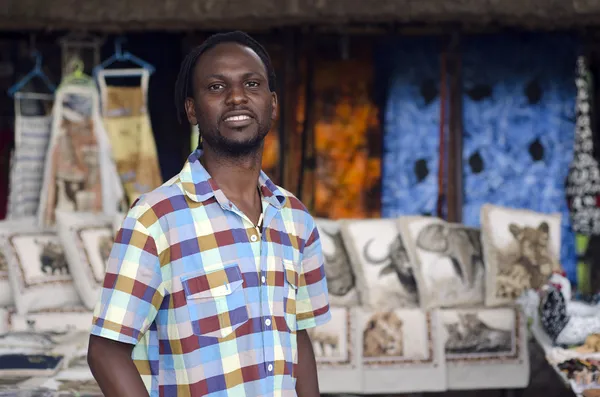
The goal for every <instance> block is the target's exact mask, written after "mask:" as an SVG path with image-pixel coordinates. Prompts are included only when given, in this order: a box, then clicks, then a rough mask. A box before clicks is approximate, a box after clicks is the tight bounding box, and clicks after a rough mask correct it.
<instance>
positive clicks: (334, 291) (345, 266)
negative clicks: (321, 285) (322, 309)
mask: <svg viewBox="0 0 600 397" xmlns="http://www.w3.org/2000/svg"><path fill="white" fill-rule="evenodd" d="M315 222H316V224H317V229H318V231H319V237H320V239H321V248H322V250H323V257H324V259H325V276H326V277H327V289H328V291H329V304H330V305H331V306H347V307H351V306H356V305H358V304H359V296H358V289H357V288H356V275H355V274H354V269H352V263H351V261H350V255H349V253H348V249H347V248H346V246H345V245H344V240H343V237H342V231H341V230H340V223H339V222H338V221H334V220H329V219H322V218H317V219H315Z"/></svg>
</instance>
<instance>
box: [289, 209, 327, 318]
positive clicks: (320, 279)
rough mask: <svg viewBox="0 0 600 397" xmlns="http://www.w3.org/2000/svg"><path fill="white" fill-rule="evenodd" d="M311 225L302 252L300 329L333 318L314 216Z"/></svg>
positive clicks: (299, 291)
mask: <svg viewBox="0 0 600 397" xmlns="http://www.w3.org/2000/svg"><path fill="white" fill-rule="evenodd" d="M309 226H310V227H309V229H308V230H310V235H309V237H308V239H307V240H306V244H305V246H304V251H303V253H302V266H301V267H302V268H301V273H300V277H299V282H298V293H297V295H296V321H297V329H298V330H302V329H307V328H313V327H316V326H318V325H321V324H325V323H326V322H328V321H329V320H330V318H331V312H330V311H329V295H328V291H327V279H326V277H325V267H324V260H323V253H322V251H321V240H320V239H319V232H318V230H317V226H316V224H315V222H314V220H313V219H312V218H311V222H310V225H309Z"/></svg>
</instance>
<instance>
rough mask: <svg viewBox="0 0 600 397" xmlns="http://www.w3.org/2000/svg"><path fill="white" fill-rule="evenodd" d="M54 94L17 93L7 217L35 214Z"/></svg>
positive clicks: (42, 179)
mask: <svg viewBox="0 0 600 397" xmlns="http://www.w3.org/2000/svg"><path fill="white" fill-rule="evenodd" d="M53 100H54V96H52V95H47V94H36V93H18V94H17V95H16V97H15V148H14V151H13V155H12V159H11V167H10V188H9V192H10V193H9V197H8V208H7V215H6V218H7V219H17V218H23V217H29V216H35V215H36V214H37V211H38V206H39V203H40V192H41V189H42V183H43V181H44V165H45V162H46V152H47V150H48V143H49V141H50V131H51V126H52V113H51V109H52V102H53Z"/></svg>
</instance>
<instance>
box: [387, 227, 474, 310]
mask: <svg viewBox="0 0 600 397" xmlns="http://www.w3.org/2000/svg"><path fill="white" fill-rule="evenodd" d="M398 225H399V229H400V233H401V236H402V241H404V243H405V246H406V248H407V251H408V257H409V258H410V263H412V264H413V269H414V272H415V276H416V280H417V286H418V291H419V301H420V304H421V307H423V308H426V309H430V308H437V307H452V306H460V305H476V304H479V303H482V302H483V284H484V266H483V258H482V251H481V242H480V232H479V230H478V229H475V228H470V227H465V226H463V225H460V224H451V223H448V222H445V221H444V220H442V219H439V218H434V217H419V216H417V217H410V216H405V217H404V216H403V217H400V218H398Z"/></svg>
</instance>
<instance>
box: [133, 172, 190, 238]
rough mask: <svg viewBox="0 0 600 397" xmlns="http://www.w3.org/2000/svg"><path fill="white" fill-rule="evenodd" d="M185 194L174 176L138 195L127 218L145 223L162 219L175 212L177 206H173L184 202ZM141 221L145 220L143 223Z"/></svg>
mask: <svg viewBox="0 0 600 397" xmlns="http://www.w3.org/2000/svg"><path fill="white" fill-rule="evenodd" d="M183 196H185V193H184V192H183V191H182V189H181V187H180V186H179V175H175V176H174V177H173V178H171V179H169V180H168V181H166V182H165V183H163V184H162V185H160V186H159V187H157V188H155V189H154V190H151V191H149V192H147V193H144V194H142V195H140V196H139V197H138V198H137V199H136V200H135V201H134V202H133V203H132V204H131V206H130V207H129V211H128V213H127V217H128V218H134V219H136V220H138V221H140V222H141V223H142V224H144V226H146V227H147V226H148V225H146V224H145V223H148V221H150V220H152V219H153V218H155V219H154V221H156V220H158V219H160V218H162V217H163V216H165V215H166V214H168V213H170V212H173V211H175V209H176V208H177V206H175V205H173V203H174V202H177V201H179V200H181V199H183V200H184V201H185V197H183ZM142 220H146V222H143V221H142Z"/></svg>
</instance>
